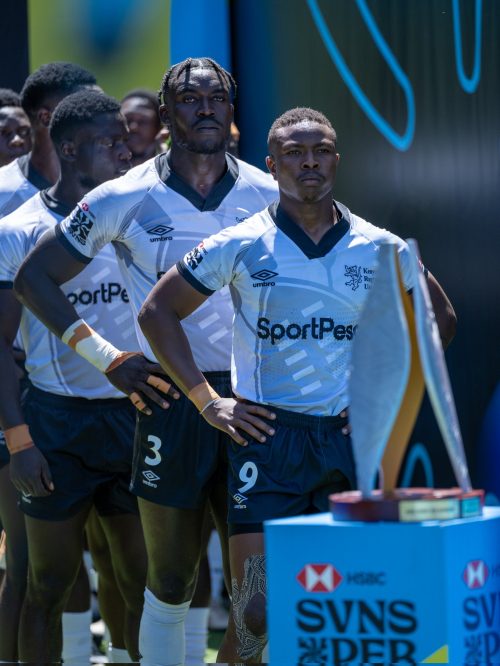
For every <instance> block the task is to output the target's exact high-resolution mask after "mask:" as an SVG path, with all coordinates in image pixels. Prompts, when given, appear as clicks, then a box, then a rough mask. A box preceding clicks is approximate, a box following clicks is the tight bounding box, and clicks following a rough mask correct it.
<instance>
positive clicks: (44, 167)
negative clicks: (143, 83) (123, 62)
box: [0, 62, 96, 217]
mask: <svg viewBox="0 0 500 666" xmlns="http://www.w3.org/2000/svg"><path fill="white" fill-rule="evenodd" d="M92 87H96V79H95V76H94V75H93V74H92V73H91V72H89V71H88V70H86V69H84V68H83V67H80V66H79V65H74V64H73V63H70V62H51V63H48V64H46V65H42V66H41V67H39V68H38V69H37V70H35V71H34V72H33V73H32V74H30V75H29V76H28V78H27V79H26V81H25V82H24V85H23V87H22V90H21V105H22V107H23V109H24V111H25V112H26V115H27V116H28V118H29V121H30V123H31V128H32V140H33V146H32V150H31V152H30V153H29V154H27V155H23V156H22V157H19V158H17V159H16V160H14V161H13V162H11V163H10V164H8V165H6V166H4V167H1V168H0V217H3V216H4V215H8V214H9V213H10V212H12V211H13V210H15V209H16V208H18V207H19V206H20V205H21V204H22V203H23V202H24V201H27V200H28V199H30V198H31V197H32V196H33V195H34V194H36V193H37V192H38V191H39V190H41V189H45V188H47V187H50V186H51V185H53V184H54V183H55V182H56V180H57V177H58V175H59V160H58V159H57V154H56V152H55V150H54V147H53V145H52V142H51V140H50V136H49V123H50V116H51V114H52V111H53V110H54V108H55V107H56V105H57V104H58V103H59V102H60V101H61V100H62V99H63V98H64V97H65V96H66V95H69V94H70V93H72V92H76V91H77V90H79V89H80V88H92Z"/></svg>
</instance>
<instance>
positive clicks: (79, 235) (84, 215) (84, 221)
mask: <svg viewBox="0 0 500 666" xmlns="http://www.w3.org/2000/svg"><path fill="white" fill-rule="evenodd" d="M94 220H95V217H94V215H92V213H91V212H90V210H89V207H88V204H86V203H85V202H84V203H82V205H81V206H78V207H77V208H76V209H75V211H74V212H73V213H72V215H71V217H70V221H69V225H68V231H69V233H70V234H71V235H72V236H73V238H75V239H76V240H77V241H78V243H80V245H85V244H86V242H87V238H88V235H89V233H90V230H91V229H92V227H93V226H94Z"/></svg>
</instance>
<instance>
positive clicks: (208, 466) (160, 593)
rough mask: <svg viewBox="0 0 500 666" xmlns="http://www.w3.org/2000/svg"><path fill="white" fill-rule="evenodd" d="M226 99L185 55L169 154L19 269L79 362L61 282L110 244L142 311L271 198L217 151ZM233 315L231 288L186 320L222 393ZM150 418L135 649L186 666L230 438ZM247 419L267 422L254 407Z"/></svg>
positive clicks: (180, 404)
mask: <svg viewBox="0 0 500 666" xmlns="http://www.w3.org/2000/svg"><path fill="white" fill-rule="evenodd" d="M235 92H236V86H235V83H234V81H233V78H232V77H231V75H230V74H229V73H228V72H227V71H225V70H224V69H223V68H222V67H220V65H218V64H217V63H216V62H214V61H213V60H211V59H208V58H200V59H187V60H185V61H183V62H181V63H178V64H176V65H174V66H173V67H171V68H170V69H169V70H168V71H167V72H166V74H165V76H164V79H163V82H162V87H161V94H162V101H163V103H162V105H161V107H160V116H161V119H162V121H163V122H164V123H165V124H166V126H167V127H168V129H169V131H170V135H171V140H172V147H171V150H170V152H168V153H166V154H161V155H159V156H157V157H156V158H153V159H151V160H149V161H148V162H145V163H144V164H143V165H140V166H137V167H135V168H134V169H132V170H131V171H129V173H128V174H127V175H126V176H124V177H123V178H119V179H117V180H114V181H110V182H108V183H105V184H103V185H101V186H100V187H98V188H97V189H95V190H93V191H92V192H90V193H89V194H88V195H86V196H85V197H84V199H83V200H82V202H81V203H80V204H79V205H78V207H77V209H76V210H75V211H74V212H73V213H72V215H71V216H70V217H68V218H67V219H66V220H64V221H63V222H62V223H61V225H59V226H58V227H57V228H56V229H55V230H52V231H49V232H48V233H47V234H46V235H45V236H44V237H43V239H41V241H40V242H39V243H38V245H37V247H36V248H35V250H34V251H33V253H32V254H31V255H30V257H29V258H28V260H27V261H26V262H25V264H24V266H23V267H22V268H21V270H20V272H19V274H18V277H17V279H16V289H17V291H18V293H19V295H20V297H21V299H22V300H23V302H24V303H25V304H26V305H27V306H28V307H31V308H32V309H33V310H34V311H35V312H36V314H37V316H39V317H40V318H41V319H42V320H43V321H44V322H45V323H46V325H47V326H49V327H50V328H51V330H53V331H54V332H55V333H56V334H57V335H58V336H59V337H62V338H63V340H68V339H71V338H72V336H73V335H74V332H75V331H76V330H78V331H79V332H80V335H82V336H84V338H83V342H84V345H85V349H86V352H85V353H86V354H87V356H88V357H90V358H94V359H95V358H98V357H99V358H100V355H101V351H100V350H101V348H102V347H103V343H102V342H100V341H99V339H98V338H97V337H96V335H95V332H93V331H92V330H91V328H90V326H88V324H87V323H85V322H83V321H82V320H81V319H80V318H79V316H78V313H77V312H76V311H75V310H74V309H73V308H71V307H70V304H69V303H68V302H67V300H65V299H64V296H63V294H62V292H61V290H60V287H59V285H60V284H62V283H63V282H65V281H66V280H68V278H69V277H74V276H75V275H76V274H77V273H78V272H80V271H81V270H83V268H84V267H85V266H86V265H87V264H88V263H89V262H90V261H91V260H92V259H93V257H94V256H95V255H96V254H97V253H98V252H99V251H100V250H101V249H102V248H103V247H104V246H105V245H106V244H107V243H111V242H112V243H113V247H114V248H115V251H116V253H117V257H118V261H119V263H120V264H121V266H122V268H123V275H124V279H125V281H126V287H127V293H128V295H129V298H130V301H131V304H132V307H133V309H134V311H135V313H138V311H139V309H140V307H141V305H142V303H143V301H144V299H145V298H146V296H147V294H148V293H149V291H150V290H151V288H152V287H153V286H154V284H155V283H156V281H157V280H158V279H159V277H160V276H161V275H162V274H163V273H164V272H165V271H167V270H168V269H169V268H170V267H171V266H172V265H174V264H175V262H176V261H178V260H180V259H181V258H182V257H183V256H184V254H185V253H186V251H187V250H188V249H189V248H190V247H192V245H193V243H194V244H196V243H197V242H199V241H200V240H201V239H202V238H203V237H204V236H206V235H207V233H208V234H210V233H215V232H218V231H220V230H221V229H224V228H225V227H227V226H230V225H233V224H235V223H238V222H241V221H242V220H244V219H245V218H247V217H249V216H250V215H252V214H253V213H255V212H257V211H258V210H261V209H262V208H264V207H265V206H266V205H268V204H269V203H270V202H271V201H273V200H274V199H275V198H276V196H277V188H276V185H275V183H274V182H273V180H272V178H271V177H270V176H269V174H265V173H263V172H262V171H260V170H259V169H257V168H255V167H253V166H251V165H249V164H246V163H245V162H242V161H240V160H237V159H235V158H234V157H232V156H231V155H228V154H226V146H227V143H228V140H229V133H230V126H231V121H232V118H233V100H234V96H235ZM232 316H233V309H232V305H231V301H230V297H229V292H228V291H227V290H226V291H224V292H221V293H220V294H219V295H218V297H217V298H214V299H212V300H211V301H210V303H208V304H207V307H204V308H202V309H200V310H199V311H198V312H195V313H194V314H193V316H192V317H191V318H190V319H189V320H186V321H185V322H184V324H185V327H186V331H187V334H188V335H189V337H190V339H191V341H192V344H193V348H194V349H195V353H196V356H197V360H198V362H199V364H200V367H201V369H202V371H203V372H204V373H205V375H206V377H207V378H208V380H209V381H210V382H211V383H213V384H214V386H216V387H217V390H218V392H219V393H221V394H222V395H226V396H229V395H230V394H231V389H230V380H229V366H230V344H231V320H232ZM85 336H86V337H85ZM140 343H141V349H142V351H143V352H144V354H145V356H146V358H148V359H151V360H152V359H154V355H153V352H152V351H151V349H150V347H149V345H148V344H147V343H146V340H145V338H144V337H143V336H141V338H140ZM77 351H80V349H79V345H77ZM81 351H82V352H83V351H84V350H83V349H82V350H81ZM147 409H148V410H149V412H150V413H149V414H145V413H144V411H143V413H140V414H139V415H138V424H137V430H136V439H135V452H134V470H133V477H132V489H133V492H134V493H136V494H137V495H138V497H139V509H140V514H141V520H142V525H143V528H144V534H145V539H146V548H147V552H148V579H147V587H146V591H145V603H144V612H143V618H142V621H141V632H140V651H141V653H142V655H143V664H161V665H164V664H166V665H170V664H181V663H183V662H184V619H185V616H186V614H187V611H188V608H189V603H190V600H191V597H192V595H193V590H194V587H195V584H196V576H197V569H198V563H199V559H200V552H201V548H202V544H201V529H202V524H203V520H204V514H205V509H206V507H207V503H209V504H210V507H211V509H212V511H213V514H214V518H215V523H216V525H217V528H218V530H219V533H220V534H221V541H222V543H223V544H227V531H226V513H227V507H226V492H227V491H226V461H225V456H226V450H227V438H226V437H225V436H223V435H222V434H221V433H219V432H218V431H217V430H215V429H213V428H211V427H210V426H209V425H208V424H207V423H206V421H205V420H204V419H202V418H199V416H198V409H197V407H196V406H195V405H194V404H193V403H192V402H191V401H190V400H187V399H186V398H184V397H182V398H181V399H180V400H179V401H176V402H173V403H172V404H171V407H170V408H169V409H168V410H166V411H164V410H163V409H161V408H159V407H158V405H156V404H154V403H151V404H150V405H148V407H147ZM249 409H250V410H252V409H254V410H255V411H256V412H257V413H260V414H263V415H266V414H268V412H267V410H265V409H263V408H261V407H255V408H249ZM151 412H152V413H151ZM226 547H227V546H226Z"/></svg>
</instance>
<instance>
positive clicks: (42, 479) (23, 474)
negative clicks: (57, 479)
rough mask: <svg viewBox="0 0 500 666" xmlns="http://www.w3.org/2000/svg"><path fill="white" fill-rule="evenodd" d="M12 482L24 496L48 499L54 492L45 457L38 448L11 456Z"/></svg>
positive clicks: (33, 447) (32, 447)
mask: <svg viewBox="0 0 500 666" xmlns="http://www.w3.org/2000/svg"><path fill="white" fill-rule="evenodd" d="M9 473H10V480H11V481H12V483H13V484H14V486H15V487H16V488H17V489H18V490H19V491H20V492H21V493H23V495H26V496H29V495H32V496H33V497H46V496H47V495H50V493H51V492H52V491H53V490H54V484H53V483H52V475H51V473H50V469H49V464H48V463H47V461H46V460H45V456H44V455H43V454H42V452H41V451H40V449H37V447H36V446H31V447H30V448H29V449H24V451H18V452H17V453H13V454H12V455H11V456H10V466H9Z"/></svg>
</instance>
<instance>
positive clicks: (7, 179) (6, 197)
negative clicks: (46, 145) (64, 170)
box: [0, 155, 50, 218]
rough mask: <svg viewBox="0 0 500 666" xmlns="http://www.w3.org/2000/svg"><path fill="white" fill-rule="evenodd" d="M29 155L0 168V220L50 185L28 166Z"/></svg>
mask: <svg viewBox="0 0 500 666" xmlns="http://www.w3.org/2000/svg"><path fill="white" fill-rule="evenodd" d="M29 158H30V156H29V155H22V157H19V158H18V159H17V160H14V161H13V162H11V163H10V164H6V165H5V166H3V167H1V168H0V218H1V217H5V216H6V215H9V213H12V212H13V211H15V210H16V209H17V208H19V206H21V205H22V204H23V203H24V202H25V201H27V200H28V199H31V197H32V196H34V195H35V194H36V193H37V192H38V191H39V190H43V189H45V188H47V187H50V183H49V182H48V181H46V180H45V178H44V177H43V176H42V175H41V174H39V173H38V172H37V171H36V170H35V169H34V168H33V167H32V166H31V164H30V161H29Z"/></svg>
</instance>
